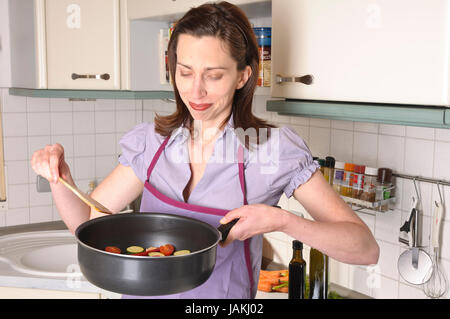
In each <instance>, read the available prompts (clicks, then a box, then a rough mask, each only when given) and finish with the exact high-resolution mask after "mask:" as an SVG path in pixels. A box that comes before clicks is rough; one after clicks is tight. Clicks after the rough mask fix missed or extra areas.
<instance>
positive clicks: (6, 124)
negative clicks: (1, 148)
mask: <svg viewBox="0 0 450 319" xmlns="http://www.w3.org/2000/svg"><path fill="white" fill-rule="evenodd" d="M27 135H28V121H27V114H26V113H4V114H3V136H5V137H9V136H27Z"/></svg>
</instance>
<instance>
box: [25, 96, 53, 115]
mask: <svg viewBox="0 0 450 319" xmlns="http://www.w3.org/2000/svg"><path fill="white" fill-rule="evenodd" d="M26 99H27V112H44V113H48V112H49V111H50V99H49V98H46V97H44V98H41V97H27V98H26Z"/></svg>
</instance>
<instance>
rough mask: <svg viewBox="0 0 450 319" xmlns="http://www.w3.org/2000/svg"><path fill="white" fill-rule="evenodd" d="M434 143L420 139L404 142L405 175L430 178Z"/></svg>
mask: <svg viewBox="0 0 450 319" xmlns="http://www.w3.org/2000/svg"><path fill="white" fill-rule="evenodd" d="M433 154H434V142H433V141H427V140H422V139H412V138H406V140H405V168H404V172H405V174H409V175H414V176H423V177H430V176H432V174H433Z"/></svg>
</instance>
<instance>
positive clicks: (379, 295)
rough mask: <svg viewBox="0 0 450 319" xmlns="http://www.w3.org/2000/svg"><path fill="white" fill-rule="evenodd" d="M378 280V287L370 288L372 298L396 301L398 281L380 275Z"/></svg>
mask: <svg viewBox="0 0 450 319" xmlns="http://www.w3.org/2000/svg"><path fill="white" fill-rule="evenodd" d="M378 279H379V283H380V285H379V286H376V287H373V288H372V297H373V298H376V299H397V298H398V289H399V288H398V285H399V283H398V281H397V280H393V279H391V278H388V277H384V276H381V275H380V276H379V278H378Z"/></svg>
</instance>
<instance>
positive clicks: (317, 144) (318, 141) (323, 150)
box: [308, 126, 330, 158]
mask: <svg viewBox="0 0 450 319" xmlns="http://www.w3.org/2000/svg"><path fill="white" fill-rule="evenodd" d="M308 146H309V148H310V150H311V153H312V154H313V156H318V157H323V158H325V156H328V155H329V154H330V129H329V128H323V127H314V126H311V127H310V129H309V145H308Z"/></svg>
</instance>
